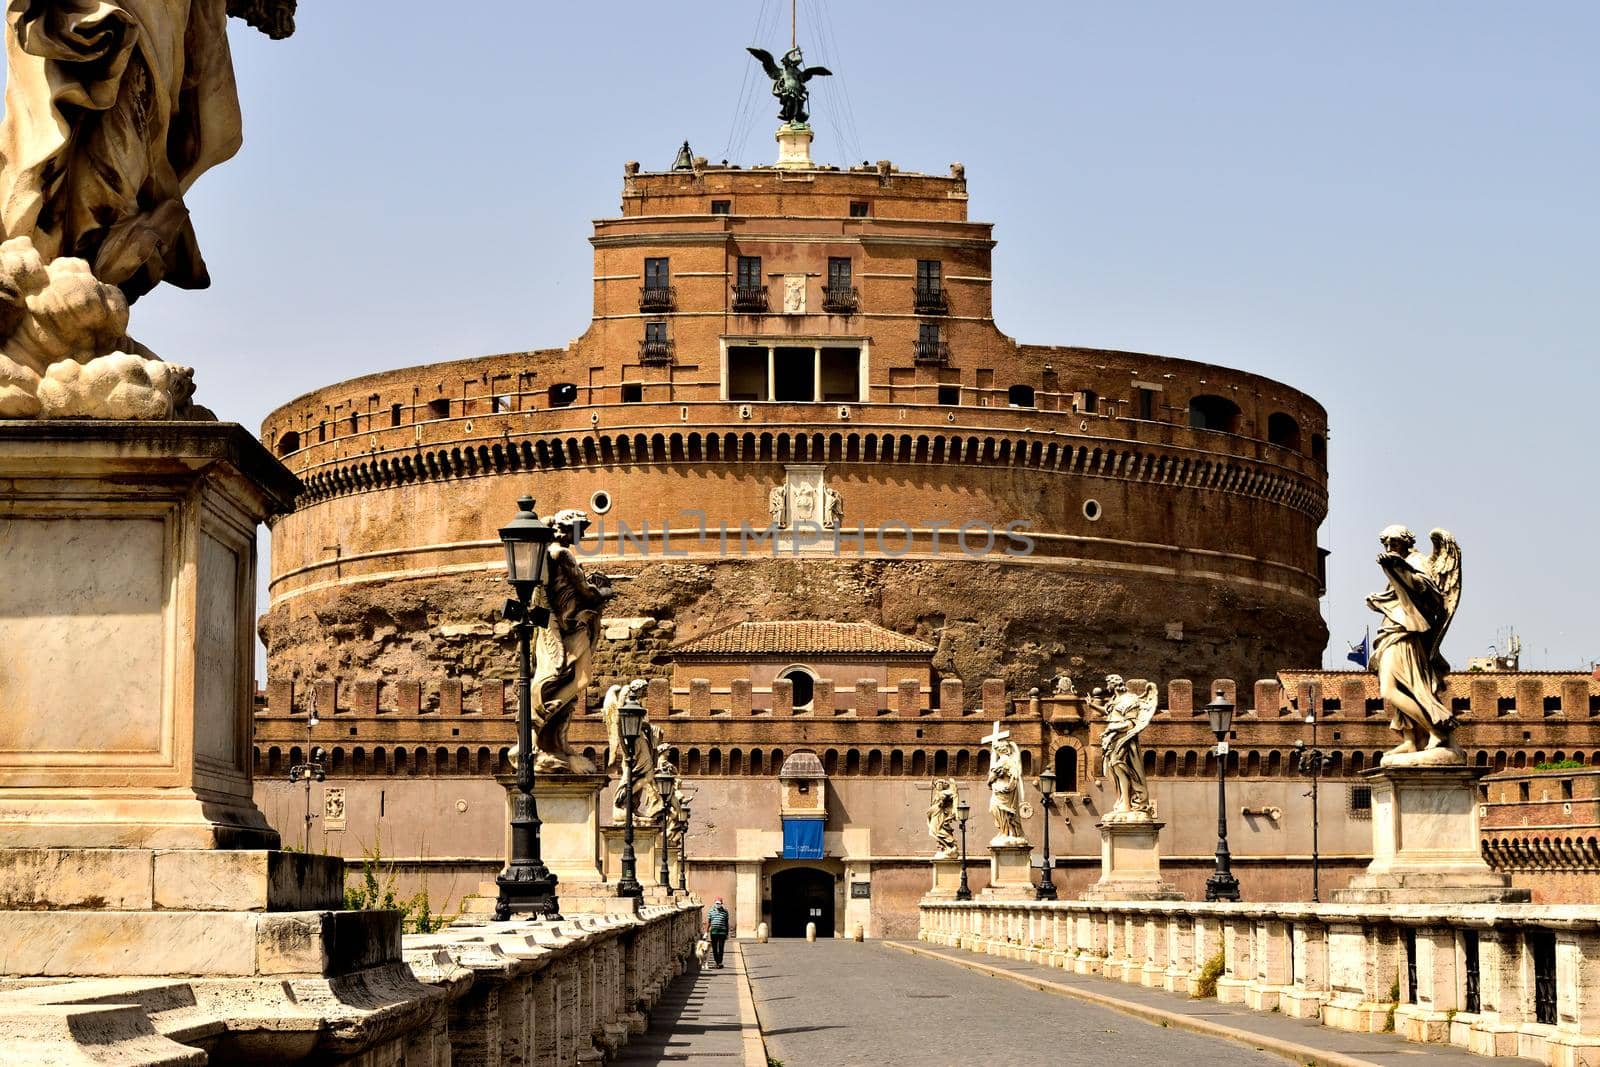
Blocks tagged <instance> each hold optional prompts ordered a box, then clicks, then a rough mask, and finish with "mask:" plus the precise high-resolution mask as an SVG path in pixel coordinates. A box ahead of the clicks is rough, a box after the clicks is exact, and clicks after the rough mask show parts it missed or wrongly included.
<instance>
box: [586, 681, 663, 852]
mask: <svg viewBox="0 0 1600 1067" xmlns="http://www.w3.org/2000/svg"><path fill="white" fill-rule="evenodd" d="M645 688H646V682H645V680H644V679H643V678H635V679H634V680H633V681H631V682H629V683H628V684H627V685H614V686H612V687H611V688H610V689H608V690H606V697H605V703H604V704H602V705H601V717H602V718H603V719H604V720H605V724H606V742H607V746H608V748H607V751H608V752H609V753H610V756H609V759H608V760H607V763H606V769H607V770H611V771H615V772H616V775H617V792H616V795H615V796H614V797H613V798H612V801H611V811H612V816H613V817H614V818H615V819H616V820H617V821H618V822H621V821H622V818H623V816H624V815H625V814H626V813H627V810H628V807H629V802H630V799H631V804H632V807H633V816H634V818H635V819H643V820H647V821H648V820H650V819H653V818H655V817H656V815H657V814H658V813H659V812H660V811H661V793H660V790H658V789H657V788H656V760H657V755H656V754H657V752H658V751H660V750H661V737H660V731H659V730H658V729H657V728H656V727H655V726H654V725H652V724H651V722H650V720H649V719H646V720H645V721H644V722H642V723H640V725H639V738H638V740H636V741H635V742H634V744H633V759H632V760H627V759H626V751H625V750H626V748H627V746H626V745H625V744H624V743H623V740H622V727H621V719H620V717H619V714H618V713H619V710H620V709H621V707H622V705H623V703H624V702H625V701H627V699H628V698H629V697H632V698H634V699H635V700H639V701H641V702H643V700H644V691H645ZM665 757H666V753H665V752H664V751H661V758H663V759H664V758H665ZM625 761H626V762H625ZM630 764H631V769H632V772H633V787H632V792H631V793H629V792H627V791H625V789H624V785H625V784H626V783H627V781H628V771H629V765H630Z"/></svg>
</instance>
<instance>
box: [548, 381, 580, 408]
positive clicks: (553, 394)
mask: <svg viewBox="0 0 1600 1067" xmlns="http://www.w3.org/2000/svg"><path fill="white" fill-rule="evenodd" d="M577 399H578V387H577V386H576V385H573V384H572V383H571V382H557V383H556V384H554V385H552V386H551V387H550V406H551V407H553V408H564V407H567V406H568V405H570V404H571V403H572V402H573V401H575V400H577Z"/></svg>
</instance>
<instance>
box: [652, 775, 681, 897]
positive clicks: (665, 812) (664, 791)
mask: <svg viewBox="0 0 1600 1067" xmlns="http://www.w3.org/2000/svg"><path fill="white" fill-rule="evenodd" d="M676 781H677V779H676V778H674V777H673V775H672V772H671V771H668V770H666V769H665V768H662V769H661V770H659V771H657V772H656V791H657V792H658V793H659V794H660V797H661V814H660V815H659V816H658V817H657V818H658V820H659V821H660V823H661V843H660V846H659V847H660V849H661V871H660V873H659V874H658V875H657V877H656V881H657V882H658V883H660V884H661V885H663V886H666V888H667V895H668V896H671V895H672V865H671V863H669V862H668V856H667V834H668V833H669V832H670V831H671V829H672V787H673V785H674V784H675V783H676Z"/></svg>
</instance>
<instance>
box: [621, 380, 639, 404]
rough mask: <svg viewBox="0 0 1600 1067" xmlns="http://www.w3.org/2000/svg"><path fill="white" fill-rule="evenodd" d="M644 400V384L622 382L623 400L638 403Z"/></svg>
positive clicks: (626, 402)
mask: <svg viewBox="0 0 1600 1067" xmlns="http://www.w3.org/2000/svg"><path fill="white" fill-rule="evenodd" d="M643 401H644V386H643V385H642V384H641V383H639V382H623V383H622V402H623V403H624V404H638V403H642V402H643Z"/></svg>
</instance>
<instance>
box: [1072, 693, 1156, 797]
mask: <svg viewBox="0 0 1600 1067" xmlns="http://www.w3.org/2000/svg"><path fill="white" fill-rule="evenodd" d="M1160 701H1161V692H1160V690H1158V689H1157V688H1156V687H1155V685H1154V684H1152V683H1149V682H1147V683H1145V691H1144V694H1143V695H1142V696H1134V695H1133V694H1132V693H1131V692H1129V691H1128V685H1127V683H1126V682H1124V681H1123V680H1122V676H1121V675H1120V674H1108V675H1106V687H1105V688H1104V689H1096V690H1095V691H1094V692H1093V693H1092V694H1091V695H1090V697H1089V701H1088V703H1089V706H1090V707H1092V708H1094V709H1095V710H1096V711H1098V712H1100V714H1101V715H1103V716H1105V720H1106V725H1105V730H1104V731H1103V732H1102V733H1101V735H1100V754H1101V760H1102V763H1101V766H1102V767H1103V768H1104V771H1105V774H1106V776H1107V777H1109V778H1110V779H1111V780H1112V782H1113V783H1115V785H1116V787H1117V800H1116V804H1115V805H1113V807H1112V809H1111V811H1110V812H1108V813H1107V814H1106V816H1105V820H1104V821H1108V822H1109V821H1130V822H1132V821H1147V820H1150V819H1153V818H1155V805H1154V804H1153V803H1151V801H1150V786H1149V783H1148V782H1146V781H1145V777H1144V753H1143V752H1142V751H1141V750H1140V746H1139V735H1140V734H1141V733H1143V732H1144V730H1145V727H1147V726H1149V725H1150V720H1151V719H1153V718H1154V717H1155V714H1156V707H1157V705H1158V704H1159V703H1160Z"/></svg>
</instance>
